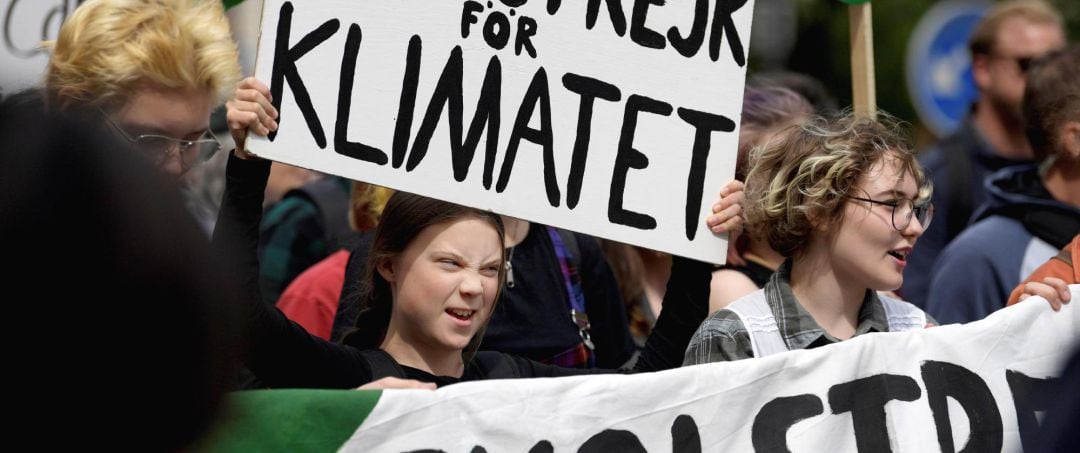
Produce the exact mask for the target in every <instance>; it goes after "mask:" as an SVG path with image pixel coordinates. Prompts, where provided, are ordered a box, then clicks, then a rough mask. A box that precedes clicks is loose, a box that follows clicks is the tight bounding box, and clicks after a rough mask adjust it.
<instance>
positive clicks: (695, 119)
mask: <svg viewBox="0 0 1080 453" xmlns="http://www.w3.org/2000/svg"><path fill="white" fill-rule="evenodd" d="M679 118H682V119H683V121H686V122H687V123H689V124H690V125H691V126H694V129H695V132H694V150H693V152H692V153H691V155H690V175H689V176H688V177H687V180H686V238H687V239H689V240H691V241H693V240H694V236H697V229H698V225H699V219H698V216H699V215H701V197H702V196H703V195H704V194H703V191H704V187H705V170H706V167H707V166H708V163H709V149H710V148H711V147H712V133H713V132H714V131H720V132H731V131H734V130H735V122H734V121H732V120H731V119H729V118H728V117H726V116H723V115H716V114H712V113H707V112H699V111H697V110H690V109H686V108H682V107H679Z"/></svg>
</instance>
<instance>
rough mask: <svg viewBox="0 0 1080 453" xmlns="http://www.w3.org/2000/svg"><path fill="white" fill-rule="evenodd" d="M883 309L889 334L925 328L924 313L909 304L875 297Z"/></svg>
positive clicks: (889, 298)
mask: <svg viewBox="0 0 1080 453" xmlns="http://www.w3.org/2000/svg"><path fill="white" fill-rule="evenodd" d="M877 297H878V300H880V301H881V305H882V306H883V307H885V318H886V319H888V321H889V332H906V331H908V330H922V329H925V328H926V312H924V311H922V310H920V309H919V307H916V306H914V305H912V304H910V303H907V302H904V301H902V300H897V299H893V298H891V297H888V296H883V295H881V294H878V295H877Z"/></svg>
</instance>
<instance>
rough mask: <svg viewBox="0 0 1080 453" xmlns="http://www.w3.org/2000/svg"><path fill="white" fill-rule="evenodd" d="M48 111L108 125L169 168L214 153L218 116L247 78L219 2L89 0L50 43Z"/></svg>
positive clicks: (177, 169)
mask: <svg viewBox="0 0 1080 453" xmlns="http://www.w3.org/2000/svg"><path fill="white" fill-rule="evenodd" d="M49 46H50V47H51V51H52V53H51V56H50V58H49V64H48V68H47V72H46V78H45V96H46V103H47V105H48V106H49V107H50V108H55V109H57V110H60V111H63V112H65V113H69V114H78V115H83V116H85V117H87V118H90V119H93V118H95V117H99V118H101V117H103V123H104V124H107V125H108V127H109V128H111V129H113V130H114V132H115V134H116V135H117V136H119V137H121V138H123V139H125V140H126V141H127V142H129V143H130V144H131V145H132V149H133V150H134V151H135V152H136V153H137V154H139V155H142V156H143V157H145V158H147V159H149V160H150V162H152V163H153V164H154V165H155V166H156V167H157V168H159V169H161V170H162V171H163V172H164V173H165V174H168V175H171V176H174V177H177V178H179V177H180V176H181V175H183V174H184V173H185V172H187V171H188V170H190V169H191V168H193V167H194V166H197V165H199V164H200V163H202V162H204V161H206V160H207V159H209V158H210V157H211V156H213V155H214V153H215V152H217V151H218V150H219V149H221V144H220V143H219V142H218V140H217V138H216V137H214V135H213V133H211V132H210V113H211V111H212V110H213V109H214V108H216V107H218V106H220V105H222V104H223V103H224V101H225V100H226V99H228V97H229V96H230V95H231V94H232V91H233V88H234V87H235V86H236V84H237V82H238V81H239V79H240V63H239V54H238V53H237V49H236V44H235V43H234V42H233V39H232V36H231V34H230V32H229V24H228V21H227V20H226V18H225V14H224V9H223V7H222V4H221V2H220V1H211V0H201V1H200V0H89V1H87V2H85V3H83V4H82V5H81V6H79V7H78V8H77V9H76V10H75V13H74V14H72V15H71V17H69V18H68V19H67V21H65V22H64V25H63V26H62V27H61V28H60V33H59V36H58V38H57V40H56V41H55V42H53V43H49Z"/></svg>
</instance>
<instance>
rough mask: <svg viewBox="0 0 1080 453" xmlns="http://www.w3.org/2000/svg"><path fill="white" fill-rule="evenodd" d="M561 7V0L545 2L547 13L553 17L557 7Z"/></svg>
mask: <svg viewBox="0 0 1080 453" xmlns="http://www.w3.org/2000/svg"><path fill="white" fill-rule="evenodd" d="M560 6H562V0H547V12H548V14H552V15H554V14H555V13H557V12H559V7H560Z"/></svg>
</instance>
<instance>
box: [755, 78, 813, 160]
mask: <svg viewBox="0 0 1080 453" xmlns="http://www.w3.org/2000/svg"><path fill="white" fill-rule="evenodd" d="M813 114H814V106H812V105H810V102H808V101H807V100H806V99H805V98H803V97H802V96H800V95H799V94H798V93H796V92H794V91H791V90H789V89H787V88H783V87H779V86H760V87H752V86H748V87H746V93H745V94H743V106H742V120H741V124H740V125H739V155H738V159H737V163H736V164H735V179H738V180H739V181H746V172H747V171H748V170H749V169H750V149H751V148H753V147H755V146H757V145H759V144H760V143H759V142H761V139H762V138H764V137H765V136H766V135H768V134H770V133H773V132H776V131H777V130H780V129H782V128H784V127H785V126H788V125H791V124H792V123H794V122H797V121H799V120H801V119H803V118H806V117H809V116H811V115H813Z"/></svg>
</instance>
